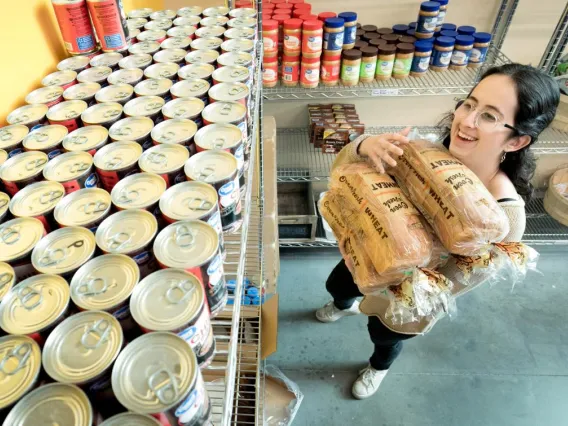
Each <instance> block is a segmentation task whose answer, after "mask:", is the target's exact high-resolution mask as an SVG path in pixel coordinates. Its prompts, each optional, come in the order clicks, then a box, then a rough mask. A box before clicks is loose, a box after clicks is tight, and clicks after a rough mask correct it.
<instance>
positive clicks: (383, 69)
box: [376, 59, 394, 75]
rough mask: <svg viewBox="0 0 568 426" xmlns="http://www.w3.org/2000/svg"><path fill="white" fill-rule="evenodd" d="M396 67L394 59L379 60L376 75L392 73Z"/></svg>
mask: <svg viewBox="0 0 568 426" xmlns="http://www.w3.org/2000/svg"><path fill="white" fill-rule="evenodd" d="M393 67H394V60H390V61H381V60H380V59H379V60H378V61H377V72H376V75H391V74H392V69H393Z"/></svg>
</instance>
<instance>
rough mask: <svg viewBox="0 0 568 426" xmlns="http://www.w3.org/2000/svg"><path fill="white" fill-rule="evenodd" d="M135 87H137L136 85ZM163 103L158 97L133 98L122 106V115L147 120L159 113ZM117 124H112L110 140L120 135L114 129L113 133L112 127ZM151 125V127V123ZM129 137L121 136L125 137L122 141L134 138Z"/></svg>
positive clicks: (129, 135) (162, 99)
mask: <svg viewBox="0 0 568 426" xmlns="http://www.w3.org/2000/svg"><path fill="white" fill-rule="evenodd" d="M146 81H147V80H146ZM136 86H138V85H136ZM165 103H166V101H165V100H164V98H161V97H160V96H140V97H138V98H134V99H132V100H130V101H128V102H127V103H126V105H124V113H125V114H126V115H127V116H129V117H130V118H133V117H146V118H148V116H150V115H154V114H156V113H158V112H160V110H161V109H162V107H163V106H164V105H165ZM150 120H151V119H150ZM121 121H122V120H121ZM117 123H118V122H117ZM117 123H114V124H113V125H112V126H111V128H110V130H109V134H110V136H111V138H113V139H114V140H116V138H115V137H114V136H115V135H116V134H120V132H117V129H116V128H115V131H113V127H114V126H115V125H116V124H117ZM152 125H153V122H152ZM119 126H120V125H119ZM119 126H117V127H119ZM120 127H121V126H120ZM144 129H145V130H146V128H145V127H144ZM123 130H125V131H126V130H128V129H127V128H124V129H123ZM148 133H149V131H148ZM131 135H132V133H129V134H128V135H126V134H121V136H126V137H123V138H122V139H134V137H133V136H131ZM136 139H138V138H136Z"/></svg>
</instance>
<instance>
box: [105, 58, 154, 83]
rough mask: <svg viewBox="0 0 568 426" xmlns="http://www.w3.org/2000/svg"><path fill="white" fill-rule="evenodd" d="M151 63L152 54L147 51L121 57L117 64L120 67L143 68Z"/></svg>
mask: <svg viewBox="0 0 568 426" xmlns="http://www.w3.org/2000/svg"><path fill="white" fill-rule="evenodd" d="M150 65H152V56H151V55H148V54H147V53H138V54H136V55H130V56H127V57H126V58H124V59H121V60H120V62H119V63H118V66H119V67H120V68H121V69H130V68H139V69H141V70H145V69H146V68H148V67H149V66H150ZM109 78H110V77H109Z"/></svg>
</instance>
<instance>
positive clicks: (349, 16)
mask: <svg viewBox="0 0 568 426" xmlns="http://www.w3.org/2000/svg"><path fill="white" fill-rule="evenodd" d="M337 16H338V17H339V18H342V19H343V20H344V21H345V22H353V21H356V20H357V14H356V13H355V12H341V13H340V14H339V15H337Z"/></svg>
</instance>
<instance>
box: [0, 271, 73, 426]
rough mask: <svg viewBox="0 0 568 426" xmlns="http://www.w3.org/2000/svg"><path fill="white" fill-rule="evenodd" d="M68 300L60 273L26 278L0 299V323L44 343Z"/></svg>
mask: <svg viewBox="0 0 568 426" xmlns="http://www.w3.org/2000/svg"><path fill="white" fill-rule="evenodd" d="M69 300H70V298H69V284H67V281H65V280H64V279H63V278H62V277H60V276H59V275H46V274H41V275H36V276H33V277H31V278H28V279H25V280H23V281H22V282H20V283H19V284H18V285H17V286H16V287H14V288H12V290H10V291H9V292H8V294H7V295H6V296H4V299H2V304H0V327H2V330H4V331H5V332H6V333H8V334H15V335H26V336H29V337H31V338H32V339H34V340H35V341H36V342H37V343H38V344H39V345H40V346H43V344H44V343H45V340H46V339H47V336H49V333H50V332H51V330H53V329H54V328H55V327H56V326H57V324H59V323H60V322H61V321H63V319H65V317H66V316H67V310H68V308H69ZM9 424H13V423H9Z"/></svg>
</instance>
